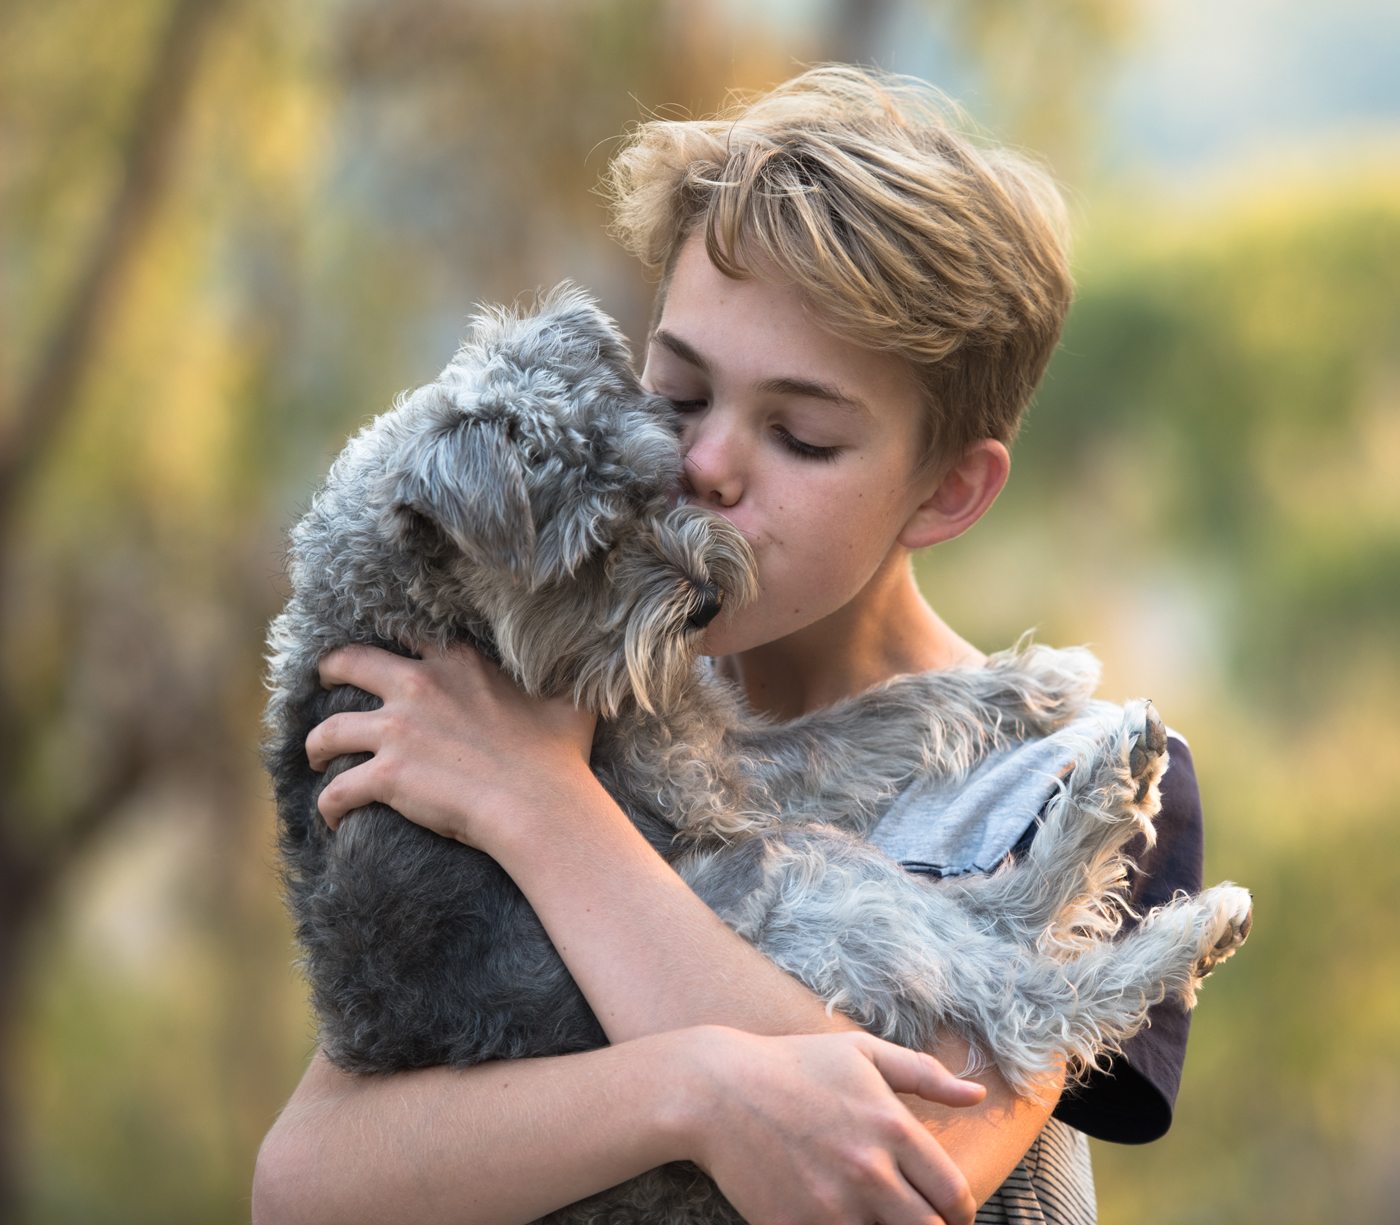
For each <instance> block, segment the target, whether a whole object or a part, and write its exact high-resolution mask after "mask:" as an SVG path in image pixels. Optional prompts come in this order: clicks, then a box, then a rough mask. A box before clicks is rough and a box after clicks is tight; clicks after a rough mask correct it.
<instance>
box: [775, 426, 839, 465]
mask: <svg viewBox="0 0 1400 1225" xmlns="http://www.w3.org/2000/svg"><path fill="white" fill-rule="evenodd" d="M773 431H774V433H776V434H777V435H778V438H779V439H780V440H781V441H782V444H783V446H785V447H786V448H787V449H788V450H789V451H791V452H792V453H793V454H794V455H800V456H802V458H803V459H820V460H827V461H830V460H833V459H835V458H836V456H837V455H838V454H840V451H841V448H840V447H815V446H813V445H812V444H811V443H810V442H803V441H802V439H800V438H794V437H793V435H792V434H790V433H789V432H788V431H787V429H786V428H784V427H783V426H781V425H775V426H774V427H773Z"/></svg>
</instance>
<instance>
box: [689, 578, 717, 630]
mask: <svg viewBox="0 0 1400 1225" xmlns="http://www.w3.org/2000/svg"><path fill="white" fill-rule="evenodd" d="M695 594H696V595H697V596H698V597H699V600H700V603H699V604H697V605H696V606H695V608H694V609H693V610H692V611H691V614H690V616H689V617H687V618H686V621H685V623H686V624H687V625H688V626H690V628H691V629H697V630H702V629H704V628H705V627H706V626H707V625H709V623H710V622H711V621H713V620H714V619H715V618H716V617H718V616H719V614H720V609H722V608H723V607H724V592H723V591H721V590H720V589H719V588H718V587H716V586H715V585H714V584H713V583H696V584H695Z"/></svg>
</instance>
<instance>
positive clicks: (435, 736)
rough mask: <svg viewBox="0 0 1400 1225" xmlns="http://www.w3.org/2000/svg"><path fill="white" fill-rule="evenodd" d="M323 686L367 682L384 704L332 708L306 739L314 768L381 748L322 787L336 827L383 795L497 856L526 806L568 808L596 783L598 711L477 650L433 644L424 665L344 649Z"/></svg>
mask: <svg viewBox="0 0 1400 1225" xmlns="http://www.w3.org/2000/svg"><path fill="white" fill-rule="evenodd" d="M321 683H322V684H323V685H325V686H326V687H327V688H330V687H332V686H334V685H356V686H358V687H359V688H361V689H364V690H366V691H367V692H369V693H373V694H375V695H376V696H378V697H379V698H381V699H383V702H384V705H383V706H382V707H381V708H380V709H379V710H374V711H366V712H362V713H344V714H337V715H332V716H331V717H330V718H329V719H327V720H326V721H325V722H323V723H321V724H319V725H318V726H317V727H315V728H314V729H313V730H312V732H311V734H310V735H309V736H308V737H307V738H306V754H307V757H308V758H310V761H311V766H312V769H314V770H324V769H325V768H326V766H327V765H328V764H329V763H330V761H331V760H332V759H334V758H336V757H339V756H340V755H341V754H343V753H373V754H374V756H373V757H372V758H371V759H370V760H369V761H367V762H364V763H362V764H361V765H358V766H355V767H354V768H353V769H350V770H346V771H345V772H344V773H342V774H340V775H338V776H337V777H336V778H334V779H332V780H331V782H330V783H329V784H327V786H326V788H325V790H324V791H322V792H321V796H320V800H319V807H320V810H321V815H322V816H323V817H324V818H325V819H326V822H327V824H328V825H330V826H331V828H332V829H334V828H335V827H336V826H337V825H338V824H339V823H340V820H341V818H342V817H344V816H345V814H346V813H348V812H351V811H352V810H354V809H356V808H359V807H361V806H363V805H365V804H368V803H370V802H371V801H373V800H378V801H379V802H381V803H384V804H388V805H389V806H390V807H392V808H394V809H396V810H397V811H398V812H400V813H402V814H403V815H404V816H405V817H407V818H408V819H409V820H410V821H414V822H416V823H417V824H419V825H422V826H425V827H426V828H428V829H430V830H432V831H433V832H434V833H438V834H443V835H445V836H446V837H449V838H456V839H457V840H459V841H461V842H465V843H467V844H468V845H470V846H476V847H479V848H480V849H482V850H487V851H489V850H490V845H491V843H492V841H493V839H494V837H495V836H497V835H498V834H499V833H501V832H502V830H503V828H504V827H506V826H508V825H509V823H510V821H511V818H512V816H513V815H514V814H515V813H517V812H520V811H522V810H524V811H529V812H531V813H533V814H537V813H538V812H540V811H551V810H558V809H559V805H560V802H561V801H562V800H563V798H564V797H565V796H566V795H567V794H568V792H569V789H570V788H577V787H580V786H594V787H596V786H597V783H596V780H594V779H593V775H592V773H591V772H590V771H589V769H588V758H589V754H590V752H591V750H592V744H593V728H594V725H595V724H596V722H597V718H596V716H595V715H593V714H592V713H590V712H589V711H586V710H580V709H579V708H578V707H576V706H575V705H574V704H573V701H572V700H571V699H569V698H567V697H565V698H554V699H550V700H539V699H535V698H531V697H529V696H528V695H527V694H526V693H524V692H523V691H522V690H521V689H520V687H519V686H518V685H516V684H515V683H514V681H512V680H511V679H510V677H508V676H506V675H505V674H504V673H502V672H501V670H500V669H499V668H498V667H497V666H496V665H495V664H493V663H492V662H491V661H490V660H488V659H486V658H485V657H484V656H482V655H480V654H479V653H478V652H476V651H473V650H472V649H471V648H470V647H456V648H453V649H452V650H450V651H447V652H439V651H434V650H431V649H429V650H426V651H425V652H424V656H423V658H422V659H421V660H415V659H405V658H404V657H402V656H399V655H394V654H392V653H391V652H389V651H381V650H379V649H377V648H375V647H365V646H352V647H342V648H340V649H339V650H336V651H332V652H331V653H330V654H329V655H327V656H326V658H325V659H323V660H322V661H321ZM564 810H565V811H567V807H566V808H565V809H564Z"/></svg>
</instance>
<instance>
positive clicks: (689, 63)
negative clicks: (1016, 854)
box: [0, 0, 1400, 1225]
mask: <svg viewBox="0 0 1400 1225" xmlns="http://www.w3.org/2000/svg"><path fill="white" fill-rule="evenodd" d="M827 59H851V60H858V61H864V62H875V63H879V64H881V65H882V66H885V67H888V68H892V69H895V70H897V71H902V72H910V73H915V74H917V75H920V76H923V77H926V78H928V79H930V80H932V81H934V82H935V83H936V84H938V85H940V86H941V87H942V88H944V89H945V90H947V91H948V92H949V93H950V94H952V95H953V96H955V97H956V98H957V99H959V100H960V101H961V103H962V104H963V105H964V107H965V108H966V109H967V111H968V112H969V114H970V115H971V116H972V118H973V119H974V120H975V121H976V122H977V124H978V125H980V127H981V128H982V129H983V130H984V131H985V132H986V133H988V134H989V135H991V136H993V137H995V138H998V139H1001V140H1005V141H1009V142H1012V143H1014V144H1016V145H1019V146H1022V147H1025V148H1027V149H1030V150H1034V151H1036V152H1037V153H1038V154H1040V155H1041V156H1043V157H1044V158H1045V159H1046V160H1047V161H1048V162H1049V163H1050V165H1051V166H1052V167H1053V168H1054V171H1055V173H1056V174H1057V175H1058V176H1059V178H1060V179H1061V180H1062V181H1063V182H1064V184H1065V185H1066V188H1067V190H1068V192H1069V194H1070V197H1071V200H1072V207H1073V211H1074V214H1075V229H1076V234H1077V240H1076V244H1077V245H1076V251H1075V268H1076V275H1077V278H1078V281H1079V284H1080V291H1079V297H1078V303H1077V305H1076V307H1075V309H1074V313H1073V315H1072V317H1071V320H1070V324H1069V327H1068V331H1067V334H1066V338H1065V342H1064V345H1063V347H1062V349H1061V351H1060V353H1059V355H1058V356H1057V358H1056V359H1055V362H1054V365H1053V366H1052V368H1051V371H1050V374H1049V376H1048V379H1047V381H1046V383H1045V385H1044V387H1043V388H1042V390H1041V393H1040V395H1039V399H1038V402H1037V404H1036V406H1035V407H1034V409H1033V410H1032V412H1031V414H1030V417H1029V420H1028V423H1027V427H1026V429H1025V432H1024V434H1023V436H1022V439H1021V441H1020V443H1019V444H1018V447H1017V451H1016V464H1015V472H1014V475H1013V479H1012V484H1011V486H1010V488H1009V489H1008V491H1007V493H1006V495H1005V496H1004V497H1003V498H1002V500H1001V501H1000V502H999V503H998V505H997V506H996V507H995V508H994V510H993V512H992V513H991V514H990V515H989V517H988V518H987V519H986V520H985V521H984V522H983V523H981V524H979V525H978V526H977V528H975V529H974V530H973V532H972V533H971V534H970V535H969V536H968V537H966V538H965V539H963V540H961V541H957V542H954V543H952V544H949V545H947V546H943V547H941V548H939V549H937V550H935V551H933V552H932V553H930V554H928V555H926V556H925V557H923V558H922V559H921V563H920V565H921V571H920V572H921V576H922V580H923V581H924V583H925V586H926V589H927V591H928V593H929V596H930V598H931V599H932V601H933V603H934V604H935V606H936V607H937V608H939V609H940V611H942V612H943V613H944V615H945V616H946V617H947V618H948V619H949V620H950V621H951V622H952V623H953V625H954V626H955V627H956V628H958V629H959V630H961V631H962V632H963V633H965V634H967V635H968V636H969V637H971V638H972V639H973V640H974V641H975V642H977V643H978V644H979V645H980V646H982V647H984V648H986V649H988V650H991V649H997V648H1001V647H1004V646H1006V645H1008V644H1009V643H1010V642H1011V641H1012V640H1013V639H1014V638H1015V637H1016V636H1017V635H1018V634H1019V633H1020V632H1021V631H1022V630H1025V629H1027V628H1029V627H1032V626H1034V627H1036V628H1037V633H1038V635H1039V637H1040V639H1041V640H1042V641H1048V642H1051V643H1055V644H1069V643H1076V642H1088V643H1091V644H1093V645H1094V646H1095V647H1096V649H1097V650H1098V651H1099V652H1100V653H1101V654H1102V656H1103V657H1104V659H1105V661H1106V664H1107V674H1106V681H1105V687H1104V696H1107V697H1110V698H1115V699H1121V698H1123V697H1126V696H1129V695H1135V694H1144V693H1145V694H1150V695H1151V696H1152V697H1154V698H1155V699H1156V701H1157V703H1158V705H1159V706H1160V707H1161V708H1162V709H1163V711H1164V712H1165V713H1166V716H1167V718H1168V720H1169V722H1170V723H1172V724H1173V725H1174V726H1175V727H1176V728H1178V729H1180V730H1181V731H1182V732H1183V733H1184V734H1185V735H1186V736H1187V737H1188V739H1189V740H1190V742H1191V744H1192V748H1193V751H1194V753H1195V757H1196V761H1197V765H1198V769H1199V772H1200V779H1201V786H1202V791H1203V794H1204V798H1205V803H1206V810H1207V816H1208V822H1209V828H1208V833H1209V842H1208V855H1207V878H1208V880H1211V881H1214V880H1218V879H1221V878H1226V877H1228V878H1232V879H1235V880H1238V881H1240V882H1243V883H1246V884H1248V885H1249V886H1250V887H1252V889H1253V890H1254V893H1255V898H1256V914H1257V917H1258V923H1257V926H1256V930H1255V934H1254V936H1253V937H1252V939H1251V941H1250V943H1249V945H1248V947H1247V948H1246V949H1245V950H1244V951H1243V953H1242V954H1240V955H1239V956H1238V957H1237V958H1236V959H1235V960H1234V961H1233V962H1232V963H1231V964H1230V965H1229V966H1228V968H1227V969H1226V970H1225V971H1223V972H1222V973H1221V974H1219V975H1218V976H1217V977H1216V978H1214V979H1212V981H1211V982H1210V983H1209V984H1208V985H1207V987H1206V990H1205V992H1204V993H1203V997H1202V1004H1201V1007H1200V1010H1199V1012H1198V1014H1197V1018H1196V1023H1195V1032H1194V1035H1193V1040H1192V1047H1191V1052H1190V1057H1189V1059H1188V1063H1187V1068H1186V1076H1185V1081H1184V1083H1183V1086H1182V1090H1181V1097H1180V1101H1179V1106H1178V1113H1177V1121H1176V1124H1175V1126H1174V1128H1173V1129H1172V1132H1171V1134H1170V1135H1169V1136H1168V1137H1167V1138H1166V1139H1164V1140H1162V1141H1160V1142H1158V1143H1156V1144H1153V1145H1151V1146H1148V1147H1145V1148H1138V1149H1129V1148H1114V1147H1113V1146H1107V1145H1096V1146H1095V1153H1094V1159H1095V1163H1096V1167H1097V1170H1098V1176H1099V1194H1100V1205H1101V1219H1102V1220H1103V1221H1104V1222H1106V1223H1107V1225H1120V1223H1127V1222H1135V1223H1136V1222H1141V1223H1144V1225H1148V1223H1151V1225H1157V1223H1161V1225H1168V1223H1171V1225H1188V1223H1189V1225H1206V1223H1208V1222H1211V1223H1213V1222H1230V1223H1234V1222H1255V1221H1259V1222H1263V1221H1268V1222H1271V1223H1274V1225H1286V1223H1292V1222H1299V1223H1302V1222H1320V1221H1332V1220H1338V1221H1340V1220H1345V1221H1349V1222H1391V1221H1400V822H1397V817H1398V816H1400V801H1397V798H1396V796H1397V794H1400V708H1397V694H1400V633H1398V632H1397V631H1398V630H1400V616H1398V615H1397V614H1398V613H1400V7H1397V6H1396V5H1395V4H1394V3H1393V0H1233V2H1232V3H1229V4H1223V3H1219V2H1218V0H747V2H746V3H740V2H739V0H118V2H116V3H114V2H113V0H4V3H3V5H0V210H3V211H0V1032H2V1033H3V1048H0V1053H3V1064H0V1067H2V1068H3V1078H2V1079H0V1220H2V1221H3V1222H5V1225H9V1223H11V1222H20V1221H23V1222H26V1223H29V1222H32V1223H46V1225H47V1223H54V1225H57V1223H60V1222H63V1223H66V1222H82V1223H83V1225H107V1223H110V1225H126V1223H132V1225H137V1223H139V1225H164V1223H166V1222H169V1223H171V1225H177V1223H178V1225H202V1223H204V1222H208V1223H210V1225H213V1223H216V1222H237V1221H244V1220H246V1219H247V1217H248V1210H249V1209H248V1202H249V1201H248V1189H249V1181H250V1177H251V1171H252V1163H253V1157H254V1154H255V1152H256V1148H257V1145H258V1142H259V1140H260V1138H261V1137H262V1135H263V1134H264V1132H265V1131H266V1129H267V1127H268V1126H269V1124H270V1123H271V1122H272V1119H273V1117H274V1115H275V1112H276V1111H277V1109H278V1107H279V1106H280V1105H281V1103H282V1102H283V1101H284V1100H285V1099H286V1097H287V1095H288V1094H289V1093H290V1091H291V1089H292V1087H293V1086H294V1085H295V1083H296V1081H297V1078H298V1077H299V1075H300V1073H301V1070H302V1068H303V1067H304V1065H305V1062H306V1059H307V1057H308V1055H309V1053H310V1051H311V1049H312V1046H313V1033H312V1026H311V1021H310V1018H309V1016H308V1012H307V1009H306V1006H305V1002H304V995H305V991H304V988H303V985H302V984H301V982H300V981H299V980H298V978H297V975H296V972H295V970H294V968H293V966H292V958H293V955H294V952H293V949H292V947H291V942H290V937H289V931H288V925H287V923H286V921H285V919H284V917H283V915H282V912H281V909H280V904H279V901H278V896H277V888H276V883H275V876H274V861H273V856H272V852H271V828H272V827H271V813H270V807H269V803H268V798H267V787H266V785H265V783H264V781H263V778H262V776H261V773H260V769H259V765H258V760H257V753H256V743H257V739H258V735H259V724H258V719H259V711H260V707H261V703H262V692H261V688H260V671H261V659H260V656H261V650H262V635H263V630H264V626H265V624H266V622H267V620H268V618H269V617H270V616H271V615H272V614H273V613H274V612H275V611H276V610H277V609H278V607H279V606H280V604H281V601H282V599H283V597H284V590H285V589H284V584H283V580H282V570H281V568H282V548H283V538H284V532H285V530H286V528H287V526H288V525H289V523H290V522H291V521H292V520H293V519H294V518H295V517H296V516H297V514H298V513H299V511H300V509H301V508H302V507H304V506H305V505H306V501H307V499H308V497H309V495H310V492H311V491H312V490H313V489H314V487H315V486H316V484H317V482H318V481H319V479H320V477H321V475H322V474H323V472H324V470H325V467H326V465H327V463H328V462H329V460H330V458H331V456H332V455H333V454H334V453H335V452H336V451H337V450H338V449H339V447H340V446H341V444H342V442H343V440H344V438H345V436H346V434H347V433H348V432H350V431H352V430H354V429H355V428H357V427H358V426H359V425H360V424H361V423H363V422H364V421H365V420H366V419H367V418H368V417H369V416H370V415H372V414H373V413H375V412H376V411H379V410H381V409H382V408H384V407H385V406H386V405H387V404H388V403H389V401H390V398H391V397H392V396H393V394H394V393H395V392H396V391H398V390H400V389H402V388H405V387H408V386H412V385H415V384H417V383H420V382H423V381H425V380H427V379H430V378H431V377H432V376H433V375H434V374H435V373H436V372H437V370H438V369H439V368H440V367H441V366H442V365H443V364H444V363H445V362H446V360H447V359H448V357H449V356H450V355H451V353H452V351H453V348H454V345H455V342H456V340H457V338H458V337H459V336H460V335H461V333H462V331H463V327H464V323H465V320H466V318H467V316H468V314H469V312H470V310H471V307H472V304H473V303H474V302H477V301H479V300H501V299H514V298H515V297H517V295H520V294H522V293H529V292H531V291H533V290H534V289H535V288H537V287H539V286H547V285H550V284H552V283H554V282H555V281H556V280H558V279H560V278H562V277H565V276H569V277H573V278H576V279H577V280H579V281H581V282H582V283H583V284H585V285H587V286H590V287H591V288H593V289H594V290H595V291H596V292H597V293H598V294H599V295H600V296H601V298H602V300H603V303H604V305H605V306H606V307H607V308H608V309H609V310H610V311H612V312H613V313H614V314H615V315H616V316H617V317H618V318H619V319H620V320H621V321H622V323H623V325H624V327H625V328H626V329H627V330H628V332H629V334H630V335H631V336H632V337H633V338H634V339H640V338H641V336H642V329H643V327H644V322H645V320H646V318H647V312H648V306H649V302H650V296H651V292H652V287H651V286H650V285H649V284H648V283H647V282H646V281H645V280H644V279H643V278H642V276H641V275H640V273H639V271H638V269H637V268H636V267H635V266H633V265H632V264H631V263H630V262H629V261H628V260H627V259H626V258H625V257H624V256H623V255H622V254H621V253H620V252H619V251H618V250H616V249H615V248H614V247H613V246H612V245H610V243H609V241H608V239H607V237H606V235H605V233H604V230H603V225H604V221H605V215H604V212H603V208H602V204H601V201H600V200H599V198H598V197H597V195H596V194H595V193H594V192H593V190H592V189H593V187H594V186H595V184H596V182H597V179H598V176H599V174H600V173H601V171H602V169H603V167H604V165H605V163H606V160H607V158H608V156H609V153H610V151H611V150H612V149H613V148H615V142H616V138H617V136H618V134H619V133H620V132H622V131H623V130H624V129H625V128H626V127H627V125H628V124H630V123H633V122H635V121H636V120H637V119H638V118H640V117H641V116H643V115H644V114H647V113H650V112H651V111H653V110H658V109H659V110H660V111H661V112H662V113H666V114H678V113H691V114H696V113H704V112H708V111H710V110H713V109H714V108H715V107H717V106H718V105H720V104H721V103H722V102H723V101H724V100H725V98H726V95H727V92H728V91H730V90H731V89H735V88H755V87H762V86H765V85H768V84H771V83H774V82H776V81H779V80H782V79H784V78H785V77H787V76H790V75H792V74H793V73H794V72H795V71H796V70H797V68H798V66H799V65H800V64H804V63H811V62H815V61H819V60H827Z"/></svg>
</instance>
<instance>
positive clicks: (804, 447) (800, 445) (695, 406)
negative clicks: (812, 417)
mask: <svg viewBox="0 0 1400 1225" xmlns="http://www.w3.org/2000/svg"><path fill="white" fill-rule="evenodd" d="M708 403H709V401H708V400H672V401H671V407H672V408H674V409H675V410H676V412H678V413H686V412H696V411H698V410H699V409H702V408H704V407H705V405H706V404H708ZM773 428H774V430H775V432H776V433H777V435H778V437H779V439H781V441H782V444H783V446H785V447H786V448H787V449H788V450H789V451H791V452H792V453H793V454H794V455H800V456H801V457H802V458H803V459H816V460H821V461H823V462H827V463H829V462H830V461H831V460H833V459H835V458H836V456H837V454H838V453H839V452H840V450H841V448H840V447H814V446H813V445H812V444H811V443H810V442H803V441H802V439H800V438H794V437H793V436H792V435H791V434H790V433H789V432H788V431H787V430H786V429H785V428H784V427H783V426H781V425H778V426H774V427H773Z"/></svg>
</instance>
